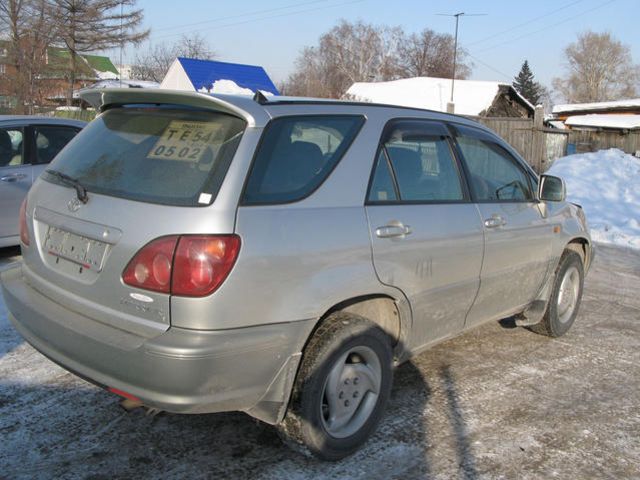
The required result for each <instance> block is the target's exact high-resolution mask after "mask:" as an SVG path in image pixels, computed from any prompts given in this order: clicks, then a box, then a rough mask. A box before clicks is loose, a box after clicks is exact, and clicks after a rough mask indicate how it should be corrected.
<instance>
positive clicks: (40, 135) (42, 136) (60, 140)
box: [33, 126, 78, 164]
mask: <svg viewBox="0 0 640 480" xmlns="http://www.w3.org/2000/svg"><path fill="white" fill-rule="evenodd" d="M77 134H78V130H76V129H75V128H70V127H57V126H55V127H54V126H38V127H34V129H33V135H34V137H35V140H36V157H35V158H36V159H35V162H36V163H37V164H43V163H49V162H50V161H51V160H53V159H54V157H55V156H56V155H57V154H58V152H60V150H62V149H63V148H64V147H65V145H66V144H67V143H69V142H70V141H71V139H72V138H73V137H75V136H76V135H77Z"/></svg>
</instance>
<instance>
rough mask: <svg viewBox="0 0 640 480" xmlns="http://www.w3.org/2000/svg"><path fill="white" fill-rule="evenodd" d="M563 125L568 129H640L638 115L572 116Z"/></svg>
mask: <svg viewBox="0 0 640 480" xmlns="http://www.w3.org/2000/svg"><path fill="white" fill-rule="evenodd" d="M564 123H565V125H569V126H570V127H594V128H619V129H629V130H631V129H635V128H640V115H624V114H606V113H605V114H602V113H594V114H591V115H573V116H571V117H568V118H567V119H566V120H565V122H564Z"/></svg>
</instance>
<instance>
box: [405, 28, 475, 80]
mask: <svg viewBox="0 0 640 480" xmlns="http://www.w3.org/2000/svg"><path fill="white" fill-rule="evenodd" d="M454 47H455V43H454V40H453V36H452V35H449V34H443V33H436V32H434V31H433V30H430V29H428V28H427V29H424V30H423V31H422V32H420V33H419V34H415V33H414V34H411V35H409V36H408V37H406V38H403V39H402V41H401V42H400V47H399V49H398V54H399V63H400V67H401V69H402V74H403V76H406V77H440V78H451V75H452V73H453V49H454ZM471 67H472V65H471V64H470V63H469V62H468V54H467V52H466V50H464V49H463V48H460V47H459V48H458V55H457V59H456V78H461V79H465V78H467V77H468V76H469V75H470V74H471Z"/></svg>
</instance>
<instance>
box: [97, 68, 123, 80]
mask: <svg viewBox="0 0 640 480" xmlns="http://www.w3.org/2000/svg"><path fill="white" fill-rule="evenodd" d="M94 72H96V75H97V76H98V78H99V79H100V80H114V79H116V78H118V74H117V73H113V72H100V71H98V70H94Z"/></svg>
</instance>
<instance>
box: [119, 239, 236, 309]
mask: <svg viewBox="0 0 640 480" xmlns="http://www.w3.org/2000/svg"><path fill="white" fill-rule="evenodd" d="M239 251H240V237H238V236H237V235H183V236H177V235H176V236H171V237H163V238H159V239H157V240H154V241H152V242H150V243H148V244H147V245H146V246H144V247H143V248H142V249H141V250H140V251H139V252H138V253H136V255H135V256H134V257H133V259H132V260H131V261H130V262H129V264H128V265H127V267H126V268H125V270H124V272H123V274H122V279H123V281H124V283H126V284H127V285H131V286H134V287H138V288H143V289H146V290H154V291H157V292H162V293H170V294H171V295H180V296H187V297H203V296H206V295H210V294H211V293H213V292H214V291H215V290H216V289H217V288H218V287H219V286H220V285H222V282H224V280H225V279H226V278H227V276H228V275H229V272H230V271H231V269H232V268H233V265H234V263H235V261H236V258H237V257H238V252H239Z"/></svg>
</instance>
